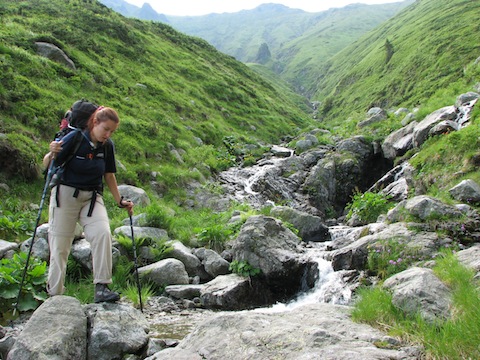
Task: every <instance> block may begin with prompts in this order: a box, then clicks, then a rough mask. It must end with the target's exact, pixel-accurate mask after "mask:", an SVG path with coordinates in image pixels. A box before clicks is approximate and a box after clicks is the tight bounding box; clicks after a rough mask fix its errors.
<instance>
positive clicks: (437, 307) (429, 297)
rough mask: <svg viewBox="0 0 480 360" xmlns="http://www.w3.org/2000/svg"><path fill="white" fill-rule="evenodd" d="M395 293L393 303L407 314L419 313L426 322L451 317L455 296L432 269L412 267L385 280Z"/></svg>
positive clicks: (385, 286)
mask: <svg viewBox="0 0 480 360" xmlns="http://www.w3.org/2000/svg"><path fill="white" fill-rule="evenodd" d="M383 287H384V288H386V289H389V290H391V291H392V295H393V296H392V303H393V305H395V306H396V307H398V308H400V309H401V310H403V311H404V312H405V313H407V314H408V315H411V316H414V315H416V314H420V316H422V318H424V319H425V320H427V321H430V322H435V321H437V320H438V319H441V320H446V319H448V318H449V317H450V308H451V306H452V296H451V293H450V290H449V289H448V287H447V286H446V285H445V284H444V283H443V282H441V281H440V279H438V278H437V277H436V276H435V274H434V273H433V271H432V270H431V269H426V268H419V267H412V268H409V269H407V270H405V271H402V272H400V273H398V274H395V275H393V276H392V277H390V278H388V279H387V280H385V282H384V283H383Z"/></svg>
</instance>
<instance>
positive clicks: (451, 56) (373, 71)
mask: <svg viewBox="0 0 480 360" xmlns="http://www.w3.org/2000/svg"><path fill="white" fill-rule="evenodd" d="M479 16H480V3H479V2H471V1H466V0H422V1H416V2H415V3H414V4H412V5H411V6H409V7H407V8H406V9H404V10H403V11H401V12H400V13H399V14H398V15H397V16H395V17H393V18H392V19H390V20H388V21H386V22H385V23H384V24H382V25H381V26H380V27H378V28H376V29H375V30H373V31H372V32H370V33H368V34H366V35H365V36H363V37H362V38H361V39H360V40H358V41H357V42H355V43H354V44H352V45H350V46H348V47H346V48H345V49H344V50H342V51H341V52H340V53H338V54H337V55H335V56H334V57H332V58H331V59H330V60H329V61H328V62H327V64H325V65H324V66H323V67H322V68H320V69H318V71H317V72H316V75H313V74H312V76H315V77H316V78H318V82H317V84H316V86H317V88H316V92H315V95H314V99H316V100H319V101H321V102H322V103H323V112H324V117H325V118H326V119H327V120H328V119H330V120H331V121H332V122H338V121H339V120H340V119H346V118H347V117H349V116H351V114H352V113H353V112H358V113H359V114H361V115H364V114H365V112H366V111H367V110H368V109H369V108H370V107H372V106H381V107H384V108H390V107H398V106H406V107H409V108H412V107H414V106H417V105H419V104H424V103H425V102H426V101H427V99H429V98H430V97H432V95H434V94H435V93H436V92H437V91H439V90H442V91H445V90H446V89H448V88H450V89H452V90H453V91H451V93H450V96H451V98H450V101H451V102H450V103H453V102H454V97H455V96H457V95H458V91H461V90H460V88H463V89H466V88H467V87H466V86H464V85H468V84H470V86H471V85H472V81H473V80H474V79H472V78H468V77H466V76H465V72H464V69H465V67H466V66H469V65H471V64H472V63H473V61H474V60H475V59H476V58H477V57H478V56H479V54H480V43H479V42H478V36H479V33H480V31H479V26H478V18H479ZM477 81H478V79H477ZM459 82H460V83H461V84H462V86H456V87H455V85H454V84H459ZM462 91H463V90H462Z"/></svg>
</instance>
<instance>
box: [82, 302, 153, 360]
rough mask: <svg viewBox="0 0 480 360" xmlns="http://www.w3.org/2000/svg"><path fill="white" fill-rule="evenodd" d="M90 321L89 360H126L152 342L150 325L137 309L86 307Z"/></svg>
mask: <svg viewBox="0 0 480 360" xmlns="http://www.w3.org/2000/svg"><path fill="white" fill-rule="evenodd" d="M85 312H86V314H87V316H88V318H89V323H90V324H91V325H90V329H89V336H88V338H89V343H88V360H111V359H122V358H123V356H124V355H126V354H138V353H139V352H140V351H141V350H142V349H143V348H145V347H146V345H147V343H148V331H149V325H148V322H147V320H146V319H145V317H144V316H143V314H142V313H141V312H140V311H139V310H136V309H135V308H133V307H131V306H128V305H122V304H115V303H100V304H89V305H86V306H85Z"/></svg>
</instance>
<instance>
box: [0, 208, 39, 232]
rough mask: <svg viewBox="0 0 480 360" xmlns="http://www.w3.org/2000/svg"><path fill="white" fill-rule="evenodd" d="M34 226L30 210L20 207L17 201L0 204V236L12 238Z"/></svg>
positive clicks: (31, 229) (30, 229)
mask: <svg viewBox="0 0 480 360" xmlns="http://www.w3.org/2000/svg"><path fill="white" fill-rule="evenodd" d="M34 226H35V220H34V217H33V216H32V214H31V212H29V211H26V210H25V209H24V208H22V207H21V206H20V203H19V202H18V201H7V202H5V203H3V204H0V238H2V239H6V240H9V241H10V240H14V239H16V238H17V237H18V236H19V235H25V234H28V233H31V232H32V231H33V228H34Z"/></svg>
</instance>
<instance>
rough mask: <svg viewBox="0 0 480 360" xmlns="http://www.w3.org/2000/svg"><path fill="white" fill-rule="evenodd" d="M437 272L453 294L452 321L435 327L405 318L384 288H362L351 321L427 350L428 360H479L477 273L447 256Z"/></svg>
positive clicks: (450, 254) (438, 261)
mask: <svg viewBox="0 0 480 360" xmlns="http://www.w3.org/2000/svg"><path fill="white" fill-rule="evenodd" d="M435 263H436V264H435V267H434V271H435V273H436V274H437V276H438V277H439V278H440V279H441V280H442V281H443V282H444V283H445V284H446V285H447V286H448V287H449V288H450V290H451V291H452V294H453V307H452V309H451V318H450V319H448V320H445V321H441V320H438V321H437V322H436V323H431V322H427V321H425V320H424V319H423V318H421V317H420V316H418V315H412V314H405V313H403V312H402V311H401V310H399V309H398V308H396V307H395V306H393V305H392V296H391V294H390V293H389V292H388V291H386V290H383V289H382V288H381V287H374V288H362V289H361V290H360V291H359V292H358V299H359V300H358V301H357V302H356V304H355V307H354V309H353V311H352V318H353V319H354V320H355V321H358V322H364V323H368V324H370V325H372V326H374V327H377V328H380V329H382V330H384V331H387V332H389V333H390V334H391V335H394V336H398V337H401V338H403V339H404V340H406V341H408V342H411V343H416V344H420V345H422V346H423V347H424V349H425V353H426V356H427V358H432V359H451V360H455V359H477V358H479V356H480V348H479V347H478V344H479V343H480V293H479V284H478V281H477V280H475V279H474V275H475V272H474V271H473V270H472V269H468V268H466V267H464V266H463V265H462V264H460V262H459V261H458V259H457V258H456V256H455V253H453V252H451V251H449V252H444V253H443V255H442V256H440V257H438V258H437V259H436V261H435Z"/></svg>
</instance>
